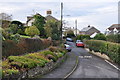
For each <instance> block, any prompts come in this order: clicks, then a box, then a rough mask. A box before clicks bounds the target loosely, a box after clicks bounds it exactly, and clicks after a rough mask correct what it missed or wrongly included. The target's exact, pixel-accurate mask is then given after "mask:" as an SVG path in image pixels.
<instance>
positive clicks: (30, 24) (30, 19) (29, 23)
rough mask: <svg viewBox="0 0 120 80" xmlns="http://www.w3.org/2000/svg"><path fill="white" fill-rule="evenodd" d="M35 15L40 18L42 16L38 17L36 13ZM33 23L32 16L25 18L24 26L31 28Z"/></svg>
mask: <svg viewBox="0 0 120 80" xmlns="http://www.w3.org/2000/svg"><path fill="white" fill-rule="evenodd" d="M35 15H39V16H42V15H40V14H39V13H36V14H35ZM34 21H35V19H34V17H33V16H27V22H26V25H27V26H32V24H33V22H34Z"/></svg>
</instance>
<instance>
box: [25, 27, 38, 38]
mask: <svg viewBox="0 0 120 80" xmlns="http://www.w3.org/2000/svg"><path fill="white" fill-rule="evenodd" d="M25 34H26V35H29V36H31V37H33V36H34V35H39V34H40V31H39V30H38V28H37V27H36V26H30V27H29V28H26V29H25Z"/></svg>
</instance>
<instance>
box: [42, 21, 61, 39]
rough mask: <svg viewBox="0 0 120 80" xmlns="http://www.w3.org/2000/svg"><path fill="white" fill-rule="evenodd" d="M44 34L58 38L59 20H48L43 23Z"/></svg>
mask: <svg viewBox="0 0 120 80" xmlns="http://www.w3.org/2000/svg"><path fill="white" fill-rule="evenodd" d="M44 29H45V31H46V36H47V37H51V38H52V39H53V40H58V39H60V30H59V22H57V21H55V20H49V21H47V23H46V24H45V28H44Z"/></svg>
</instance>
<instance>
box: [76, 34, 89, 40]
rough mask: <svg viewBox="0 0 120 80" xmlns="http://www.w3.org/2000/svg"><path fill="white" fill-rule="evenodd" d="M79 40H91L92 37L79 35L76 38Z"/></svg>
mask: <svg viewBox="0 0 120 80" xmlns="http://www.w3.org/2000/svg"><path fill="white" fill-rule="evenodd" d="M76 39H77V40H82V41H83V40H84V39H85V40H89V39H90V35H78V36H77V38H76Z"/></svg>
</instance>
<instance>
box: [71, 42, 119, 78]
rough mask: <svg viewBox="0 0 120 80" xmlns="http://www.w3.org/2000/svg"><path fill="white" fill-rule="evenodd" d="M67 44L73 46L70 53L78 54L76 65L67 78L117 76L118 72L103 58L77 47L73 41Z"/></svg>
mask: <svg viewBox="0 0 120 80" xmlns="http://www.w3.org/2000/svg"><path fill="white" fill-rule="evenodd" d="M69 44H70V45H71V46H72V47H73V49H72V53H74V54H75V55H77V56H79V64H78V67H77V69H76V70H75V72H73V74H72V75H71V76H70V77H69V78H118V76H119V75H118V74H120V72H119V71H118V70H117V69H115V68H114V67H113V66H111V65H109V64H108V63H106V62H105V61H104V60H103V59H101V58H99V57H97V56H94V55H92V54H90V53H89V52H87V51H86V50H85V49H83V48H77V47H76V46H75V43H72V42H69Z"/></svg>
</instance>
